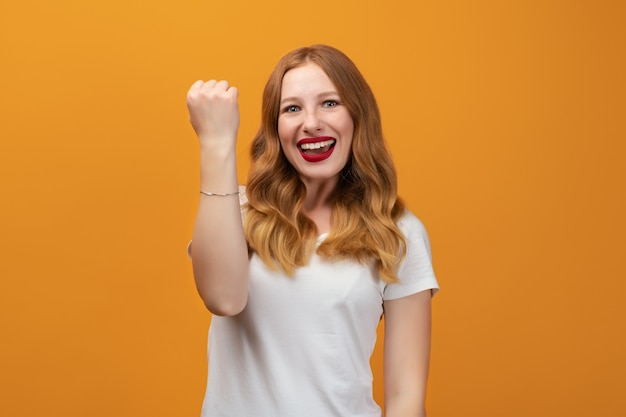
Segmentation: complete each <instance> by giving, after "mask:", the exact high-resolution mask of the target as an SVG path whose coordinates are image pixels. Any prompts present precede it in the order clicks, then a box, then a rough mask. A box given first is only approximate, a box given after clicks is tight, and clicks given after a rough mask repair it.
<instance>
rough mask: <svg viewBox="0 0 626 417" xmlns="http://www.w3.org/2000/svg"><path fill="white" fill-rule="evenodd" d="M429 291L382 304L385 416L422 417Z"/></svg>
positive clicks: (429, 313)
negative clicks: (383, 311) (383, 309)
mask: <svg viewBox="0 0 626 417" xmlns="http://www.w3.org/2000/svg"><path fill="white" fill-rule="evenodd" d="M431 297H432V292H431V290H425V291H420V292H418V293H416V294H412V295H409V296H406V297H402V298H398V299H395V300H388V301H385V302H384V308H385V353H384V377H385V416H386V417H425V416H426V409H425V400H426V381H427V379H428V367H429V362H430V332H431Z"/></svg>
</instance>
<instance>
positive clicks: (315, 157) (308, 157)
mask: <svg viewBox="0 0 626 417" xmlns="http://www.w3.org/2000/svg"><path fill="white" fill-rule="evenodd" d="M335 143H337V140H336V139H335V138H332V137H330V136H318V137H315V138H304V139H300V140H299V141H298V150H300V155H302V158H303V159H304V160H305V161H307V162H321V161H324V160H325V159H328V158H329V157H330V155H332V153H333V150H334V149H335Z"/></svg>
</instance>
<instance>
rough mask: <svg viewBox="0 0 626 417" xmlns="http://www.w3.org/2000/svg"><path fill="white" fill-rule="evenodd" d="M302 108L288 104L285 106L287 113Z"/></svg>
mask: <svg viewBox="0 0 626 417" xmlns="http://www.w3.org/2000/svg"><path fill="white" fill-rule="evenodd" d="M298 110H300V107H298V106H287V107H285V109H284V110H283V111H284V112H285V113H293V112H296V111H298Z"/></svg>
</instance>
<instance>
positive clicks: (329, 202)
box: [302, 179, 337, 234]
mask: <svg viewBox="0 0 626 417" xmlns="http://www.w3.org/2000/svg"><path fill="white" fill-rule="evenodd" d="M304 184H305V186H306V197H305V198H304V204H303V206H302V214H304V215H305V216H307V217H309V218H310V219H311V220H313V222H314V223H315V225H316V226H317V232H318V234H323V233H327V232H329V231H330V226H331V212H332V207H333V202H334V200H335V189H336V187H337V180H336V179H332V180H328V181H323V182H320V181H304Z"/></svg>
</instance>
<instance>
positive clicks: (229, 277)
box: [191, 148, 248, 315]
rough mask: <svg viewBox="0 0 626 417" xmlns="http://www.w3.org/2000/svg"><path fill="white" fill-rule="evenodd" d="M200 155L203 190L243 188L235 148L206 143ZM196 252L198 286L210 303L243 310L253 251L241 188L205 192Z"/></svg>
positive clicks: (221, 311)
mask: <svg viewBox="0 0 626 417" xmlns="http://www.w3.org/2000/svg"><path fill="white" fill-rule="evenodd" d="M200 158H201V162H200V175H201V178H200V188H201V189H202V190H204V191H208V192H213V193H221V194H226V193H233V192H236V191H237V190H238V181H237V169H236V157H235V152H234V149H233V150H229V151H226V152H217V151H214V150H211V149H204V148H203V149H201V152H200ZM191 255H192V260H193V271H194V278H195V281H196V286H197V288H198V292H199V293H200V296H201V297H202V299H203V301H204V303H205V304H206V306H207V308H208V309H209V310H210V311H211V312H212V313H214V314H217V315H234V314H237V313H239V312H240V311H241V310H242V309H243V308H244V307H245V304H246V301H247V290H248V252H247V246H246V242H245V238H244V234H243V226H242V222H241V211H240V206H239V198H238V196H237V195H236V194H235V195H229V196H207V195H200V201H199V203H198V213H197V216H196V223H195V227H194V232H193V244H192V247H191Z"/></svg>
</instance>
